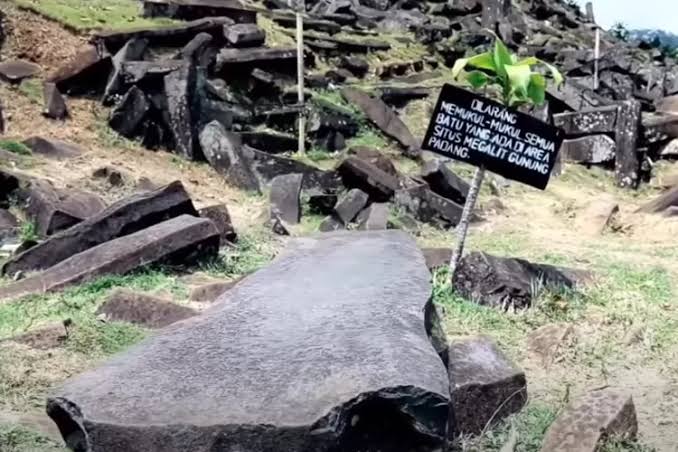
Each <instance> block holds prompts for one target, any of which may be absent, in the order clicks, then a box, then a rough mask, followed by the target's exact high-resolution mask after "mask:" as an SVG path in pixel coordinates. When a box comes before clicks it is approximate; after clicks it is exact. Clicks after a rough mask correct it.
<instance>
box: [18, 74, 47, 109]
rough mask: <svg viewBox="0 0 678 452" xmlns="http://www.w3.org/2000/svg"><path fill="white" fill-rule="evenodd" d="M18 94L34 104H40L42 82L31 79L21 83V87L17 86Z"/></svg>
mask: <svg viewBox="0 0 678 452" xmlns="http://www.w3.org/2000/svg"><path fill="white" fill-rule="evenodd" d="M19 92H20V93H21V94H23V95H24V96H26V97H27V98H28V99H29V100H30V101H31V102H33V103H35V104H41V103H42V100H43V99H42V98H43V95H42V81H40V80H38V79H34V78H33V79H28V80H24V81H22V82H21V85H19Z"/></svg>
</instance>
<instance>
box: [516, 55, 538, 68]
mask: <svg viewBox="0 0 678 452" xmlns="http://www.w3.org/2000/svg"><path fill="white" fill-rule="evenodd" d="M539 63H540V60H539V58H537V57H527V58H523V59H522V60H520V61H518V62H517V63H516V64H515V66H524V65H527V66H534V65H535V64H539Z"/></svg>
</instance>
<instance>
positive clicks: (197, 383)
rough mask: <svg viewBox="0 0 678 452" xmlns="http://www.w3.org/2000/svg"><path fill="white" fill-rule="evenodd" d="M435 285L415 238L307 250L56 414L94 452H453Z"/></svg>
mask: <svg viewBox="0 0 678 452" xmlns="http://www.w3.org/2000/svg"><path fill="white" fill-rule="evenodd" d="M429 280H430V274H429V272H428V271H427V270H426V267H425V265H424V259H423V256H422V255H421V252H420V251H419V249H418V248H417V246H416V244H415V243H414V241H413V240H412V239H411V238H409V237H408V236H407V235H406V234H405V233H402V232H397V231H379V232H376V231H375V232H366V233H356V232H352V233H347V232H341V233H333V234H323V235H320V236H318V237H316V238H304V239H298V240H297V241H295V242H294V245H293V246H292V248H291V249H290V250H288V251H287V252H285V253H283V254H282V255H281V256H279V257H278V258H277V259H276V260H275V261H274V262H273V263H272V264H271V265H270V266H269V267H267V268H265V269H263V270H261V271H259V272H257V273H255V274H254V275H251V276H249V277H247V278H245V279H244V280H243V281H241V282H240V283H239V284H238V285H237V286H235V287H234V288H233V289H232V290H230V291H229V292H227V293H226V294H225V295H224V296H222V297H221V298H220V299H219V301H218V302H217V303H216V304H214V305H213V306H212V307H211V308H210V309H208V310H207V311H206V312H205V313H203V314H202V315H201V316H199V317H196V318H194V319H191V320H188V321H185V322H182V323H180V324H177V325H175V326H172V327H169V328H167V329H165V330H162V331H160V332H158V333H157V334H156V335H154V336H151V337H149V338H148V339H146V340H145V341H144V342H142V343H140V344H139V345H137V346H136V347H133V348H132V349H130V350H129V351H127V352H125V353H124V354H123V355H120V356H118V357H116V358H113V359H112V360H111V361H109V362H108V363H105V364H103V365H102V366H101V367H99V368H98V369H94V370H92V371H90V372H87V373H85V374H82V375H80V376H78V377H75V378H73V379H71V380H70V381H67V382H66V383H65V385H64V386H63V387H62V388H61V389H58V390H57V391H56V392H54V393H53V395H52V396H51V397H50V399H49V401H48V408H47V411H48V414H49V415H50V417H52V419H54V420H55V422H56V423H57V424H58V425H59V427H60V429H61V432H62V435H63V436H64V438H65V439H66V441H67V443H68V444H70V445H71V447H74V445H75V444H78V443H80V444H83V446H82V448H83V450H91V451H92V452H99V451H111V450H148V451H151V450H163V451H164V452H174V451H177V452H178V451H187V450H215V451H216V450H252V451H254V450H257V451H278V450H280V447H281V445H284V449H285V451H286V452H307V451H314V452H330V451H357V450H380V451H384V452H396V451H404V450H408V451H409V450H415V449H416V450H423V451H433V450H436V449H440V448H441V447H442V446H443V443H444V441H445V436H446V433H447V431H446V430H447V429H446V427H447V417H448V414H447V413H448V403H449V383H448V376H447V374H446V372H445V366H444V365H443V363H442V361H441V359H440V357H439V356H438V355H437V353H436V351H435V349H434V347H433V346H432V344H431V342H430V341H429V339H428V337H427V334H426V331H427V330H430V329H433V325H427V322H426V321H425V312H426V311H427V310H428V309H430V308H431V304H430V302H431V301H430V294H431V287H430V282H429ZM427 308H428V309H427ZM300 319H301V321H302V322H303V325H304V327H303V328H300V327H299V325H300ZM396 326H397V327H396Z"/></svg>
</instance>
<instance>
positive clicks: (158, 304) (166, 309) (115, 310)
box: [95, 289, 198, 328]
mask: <svg viewBox="0 0 678 452" xmlns="http://www.w3.org/2000/svg"><path fill="white" fill-rule="evenodd" d="M197 314H198V312H197V311H196V310H194V309H191V308H189V307H186V306H181V305H178V304H175V303H172V302H171V301H167V300H163V299H161V298H157V297H154V296H151V295H147V294H142V293H136V292H132V291H131V290H127V289H116V290H114V291H113V292H112V293H110V294H109V295H108V296H107V297H106V299H105V300H104V302H103V304H102V305H101V306H99V309H97V311H96V313H95V315H96V316H97V317H98V318H101V319H103V320H105V321H107V322H127V323H133V324H135V325H140V326H144V327H146V328H164V327H166V326H168V325H171V324H173V323H176V322H179V321H181V320H185V319H188V318H190V317H194V316H196V315H197Z"/></svg>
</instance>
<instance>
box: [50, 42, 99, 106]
mask: <svg viewBox="0 0 678 452" xmlns="http://www.w3.org/2000/svg"><path fill="white" fill-rule="evenodd" d="M111 67H112V65H111V56H110V54H108V53H107V52H106V51H105V50H104V49H101V51H100V50H99V49H97V48H96V47H95V46H92V45H87V46H85V47H83V48H82V49H80V50H79V51H78V52H77V53H76V54H75V55H74V56H73V58H71V59H70V60H69V61H67V62H66V63H65V64H64V65H63V66H61V67H59V68H58V69H57V70H56V71H55V72H54V73H53V74H51V75H50V76H49V77H48V78H47V80H46V81H47V83H53V84H55V85H56V87H57V88H58V89H59V92H61V93H65V94H72V95H80V94H88V95H94V94H99V93H103V90H104V89H105V86H106V81H107V80H108V75H109V73H110V71H111Z"/></svg>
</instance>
